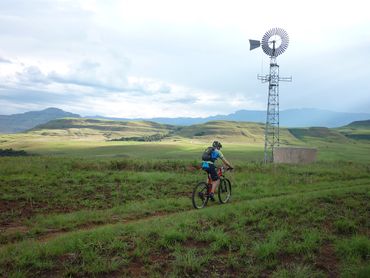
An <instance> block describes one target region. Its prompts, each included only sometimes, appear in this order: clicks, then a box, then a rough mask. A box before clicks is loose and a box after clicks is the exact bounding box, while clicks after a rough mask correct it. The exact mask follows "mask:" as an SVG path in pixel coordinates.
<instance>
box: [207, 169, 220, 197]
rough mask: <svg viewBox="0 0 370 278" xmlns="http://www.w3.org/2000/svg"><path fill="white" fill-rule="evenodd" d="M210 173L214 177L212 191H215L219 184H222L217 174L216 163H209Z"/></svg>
mask: <svg viewBox="0 0 370 278" xmlns="http://www.w3.org/2000/svg"><path fill="white" fill-rule="evenodd" d="M209 173H210V175H211V178H212V190H211V192H212V193H215V191H216V188H217V186H218V185H219V184H220V178H219V177H218V175H217V171H216V167H215V165H214V164H210V165H209Z"/></svg>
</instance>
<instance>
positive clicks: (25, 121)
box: [0, 108, 80, 133]
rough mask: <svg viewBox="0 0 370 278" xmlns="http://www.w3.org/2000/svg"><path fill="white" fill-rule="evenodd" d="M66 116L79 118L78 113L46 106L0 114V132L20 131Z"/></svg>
mask: <svg viewBox="0 0 370 278" xmlns="http://www.w3.org/2000/svg"><path fill="white" fill-rule="evenodd" d="M66 117H73V118H79V117H80V115H78V114H73V113H69V112H65V111H63V110H61V109H58V108H47V109H45V110H42V111H31V112H26V113H22V114H13V115H0V133H16V132H21V131H25V130H28V129H31V128H33V127H35V126H37V125H39V124H44V123H47V122H49V121H51V120H55V119H58V118H66Z"/></svg>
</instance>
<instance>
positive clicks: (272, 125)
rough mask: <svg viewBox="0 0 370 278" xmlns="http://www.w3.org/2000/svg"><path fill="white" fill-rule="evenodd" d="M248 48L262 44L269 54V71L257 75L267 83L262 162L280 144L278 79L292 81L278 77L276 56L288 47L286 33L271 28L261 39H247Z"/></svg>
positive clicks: (268, 160) (269, 158) (270, 159)
mask: <svg viewBox="0 0 370 278" xmlns="http://www.w3.org/2000/svg"><path fill="white" fill-rule="evenodd" d="M249 44H250V50H253V49H255V48H258V47H260V46H261V45H262V50H263V52H264V53H265V54H266V55H268V56H270V73H269V74H266V75H257V78H258V79H259V80H261V82H262V83H267V82H268V83H269V86H268V89H269V92H268V102H267V115H266V127H265V152H264V162H265V163H267V162H270V161H273V160H274V148H275V147H278V146H279V144H280V133H279V81H289V82H291V81H292V77H280V76H279V65H278V64H277V63H276V57H277V56H279V55H280V54H282V53H283V52H284V51H285V50H286V49H287V47H288V44H289V36H288V33H287V32H286V31H285V30H284V29H281V28H272V29H270V30H269V31H267V32H266V33H265V35H264V36H263V37H262V41H258V40H249Z"/></svg>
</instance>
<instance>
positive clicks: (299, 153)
mask: <svg viewBox="0 0 370 278" xmlns="http://www.w3.org/2000/svg"><path fill="white" fill-rule="evenodd" d="M316 154H317V149H314V148H300V147H278V148H275V149H274V163H299V164H300V163H302V164H305V163H312V162H314V161H315V160H316Z"/></svg>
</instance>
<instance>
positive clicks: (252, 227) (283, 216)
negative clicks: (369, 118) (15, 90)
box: [0, 156, 370, 277]
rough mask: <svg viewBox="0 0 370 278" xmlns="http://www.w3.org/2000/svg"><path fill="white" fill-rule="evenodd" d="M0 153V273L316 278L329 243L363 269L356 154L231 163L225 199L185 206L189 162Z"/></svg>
mask: <svg viewBox="0 0 370 278" xmlns="http://www.w3.org/2000/svg"><path fill="white" fill-rule="evenodd" d="M0 160H1V164H0V171H1V173H2V175H1V176H0V187H1V188H0V189H1V190H0V192H1V195H0V202H1V207H2V211H1V223H2V226H3V227H9V228H6V229H5V230H4V231H3V232H2V234H1V237H0V239H1V241H0V242H1V245H2V246H0V250H1V252H0V253H1V256H0V269H1V270H0V275H2V276H13V275H14V276H17V275H19V276H39V275H44V276H45V275H46V276H47V275H48V274H50V273H53V275H55V276H69V275H71V276H86V275H87V276H94V275H127V276H132V275H134V273H135V275H139V276H141V275H149V276H163V275H164V276H169V277H171V276H201V275H213V274H214V275H226V276H232V275H234V274H235V273H246V274H248V276H251V277H254V276H255V277H258V276H260V275H261V273H265V274H266V275H270V276H272V277H294V276H295V275H296V273H298V272H302V273H303V274H302V275H306V274H305V273H308V275H309V276H307V277H316V276H317V277H321V276H323V275H324V276H325V275H326V274H328V273H329V272H328V271H327V270H325V268H320V267H317V265H320V263H318V262H319V261H320V260H322V256H323V254H322V253H323V251H322V250H323V249H324V250H325V248H326V246H328V245H329V246H334V247H333V248H332V250H333V252H332V254H330V255H331V256H332V257H333V258H334V259H333V260H334V261H335V269H334V271H335V273H339V272H340V271H343V273H348V275H351V274H353V273H355V274H357V273H363V272H366V269H367V268H366V267H367V264H366V258H367V257H366V256H367V252H368V248H367V241H366V240H365V239H366V238H367V235H368V229H369V226H368V221H367V220H368V219H369V216H370V215H369V189H370V186H369V184H370V168H369V167H368V164H366V163H354V162H335V163H332V162H319V163H315V164H311V165H267V166H266V165H263V164H261V163H245V162H238V163H236V171H235V173H231V174H230V175H229V178H230V179H231V180H232V184H233V197H232V201H231V203H230V204H228V205H222V206H221V205H217V204H212V203H211V204H209V206H210V208H209V209H204V210H200V211H195V210H194V209H192V207H191V201H190V193H191V190H192V187H193V186H194V185H195V184H196V182H198V181H200V180H204V178H205V175H204V173H203V172H201V171H199V170H195V169H194V168H193V167H194V166H195V165H196V164H197V162H196V161H191V160H141V159H134V160H128V159H110V158H100V159H96V158H79V159H77V158H73V157H70V158H67V157H58V156H56V157H17V158H14V157H13V158H1V159H0ZM6 204H8V206H7V207H6V208H5V207H4V205H6ZM4 208H5V209H4ZM12 227H13V228H12ZM17 227H18V228H17ZM351 246H352V247H353V248H352V247H351ZM349 248H352V249H349ZM329 250H331V249H329ZM347 253H348V256H349V257H350V259H348V256H347V255H346V254H347ZM364 256H365V257H364ZM210 266H211V267H210ZM1 271H2V272H1ZM309 273H311V274H309ZM320 275H321V276H320Z"/></svg>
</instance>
